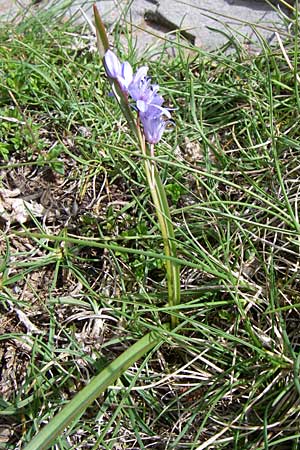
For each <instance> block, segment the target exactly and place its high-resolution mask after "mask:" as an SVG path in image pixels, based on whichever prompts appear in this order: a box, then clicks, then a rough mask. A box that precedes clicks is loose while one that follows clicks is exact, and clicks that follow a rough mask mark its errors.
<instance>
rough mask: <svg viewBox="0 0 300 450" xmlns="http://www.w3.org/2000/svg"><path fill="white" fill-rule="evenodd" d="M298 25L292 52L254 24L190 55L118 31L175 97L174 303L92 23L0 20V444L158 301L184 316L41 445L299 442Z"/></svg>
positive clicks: (136, 161)
mask: <svg viewBox="0 0 300 450" xmlns="http://www.w3.org/2000/svg"><path fill="white" fill-rule="evenodd" d="M49 23H51V25H49ZM291 23H292V24H293V22H291ZM119 31H120V30H117V31H116V33H117V32H119ZM291 31H292V32H293V33H291V37H290V38H289V39H287V40H286V41H284V49H285V53H286V54H285V55H284V53H283V52H282V50H281V49H280V47H279V46H274V47H271V46H269V45H268V44H267V43H266V42H265V41H264V40H263V38H261V37H260V39H261V46H262V52H261V53H260V54H259V55H256V56H253V55H249V54H248V53H247V52H246V50H245V49H244V48H243V47H242V46H241V45H239V44H238V43H237V44H236V47H237V51H236V53H234V54H231V55H230V56H225V55H224V53H223V52H219V53H218V52H216V53H214V54H207V53H205V52H203V51H202V50H200V49H197V48H194V49H193V53H192V54H190V56H189V57H188V56H187V55H186V54H185V52H184V47H185V46H183V45H181V44H180V43H179V44H177V52H176V56H175V57H174V58H168V57H167V56H166V51H165V50H166V48H163V49H162V52H161V57H160V58H159V59H154V58H153V59H152V60H150V61H149V60H148V56H149V53H148V54H147V57H146V56H145V57H144V59H143V58H142V60H138V59H137V57H136V55H135V52H134V48H133V47H132V46H130V47H129V50H128V52H127V53H126V51H124V50H122V46H121V42H120V39H119V35H115V36H114V41H115V42H118V43H119V47H118V50H119V55H120V56H121V57H122V59H127V58H128V59H129V60H130V62H131V63H132V64H134V65H135V67H136V66H137V65H138V66H140V65H142V64H148V65H149V66H150V73H151V76H152V79H153V80H154V81H155V82H157V83H159V84H160V86H161V91H162V93H163V95H164V97H165V99H166V100H167V102H168V103H169V106H171V107H175V108H177V109H176V110H175V111H174V112H173V118H174V121H175V126H174V128H173V130H170V132H168V133H166V134H165V135H164V138H163V140H162V142H161V143H160V144H159V145H158V146H157V148H156V153H155V161H156V164H157V167H158V168H159V172H160V176H161V178H162V180H163V183H164V185H165V188H166V192H167V195H168V199H169V204H170V209H171V217H172V221H173V225H174V228H175V240H176V246H177V262H178V263H180V272H181V289H182V301H181V304H180V305H175V306H173V307H169V306H167V298H168V292H167V285H166V279H165V269H164V265H165V262H166V259H165V256H164V253H163V245H162V239H161V235H160V231H159V228H158V225H157V219H156V216H155V211H154V207H153V205H152V201H151V197H150V191H149V188H148V186H147V180H146V177H145V175H144V171H143V159H142V155H141V152H140V150H139V149H138V148H137V146H136V144H135V141H134V138H133V136H132V135H131V134H130V133H129V131H128V129H127V125H126V123H125V121H124V119H123V118H122V115H121V112H120V111H119V108H118V105H117V104H116V102H115V100H114V99H113V98H111V97H110V96H109V95H108V93H109V90H110V88H109V84H108V82H107V79H106V78H105V76H104V70H103V68H102V66H101V64H100V60H99V57H98V55H97V53H96V52H91V51H90V43H89V41H87V40H85V39H84V38H83V37H82V36H86V35H87V34H88V30H87V29H84V30H82V29H78V27H76V26H75V25H74V24H72V23H63V22H61V21H60V20H59V19H57V20H52V21H49V16H47V15H43V14H41V15H39V16H38V20H27V21H26V22H23V23H21V24H20V25H18V26H17V25H16V26H14V27H12V26H9V27H8V26H7V27H2V29H1V32H0V33H1V35H0V40H1V42H3V43H4V44H3V45H2V46H1V49H0V75H1V77H0V80H1V81H0V116H1V123H0V155H1V185H0V199H1V202H2V205H4V206H3V208H4V210H3V211H2V213H1V214H2V218H1V228H2V230H3V233H2V236H1V242H0V249H1V255H2V257H3V259H2V261H1V266H0V270H1V294H0V295H1V306H0V308H1V318H0V320H1V322H0V330H1V336H0V357H1V365H2V368H1V372H0V394H1V398H0V406H1V410H0V415H1V416H0V423H1V429H0V431H2V430H3V433H2V434H3V435H5V436H7V438H5V439H4V441H5V442H4V444H1V443H0V448H1V445H4V447H2V448H7V449H16V448H24V447H25V445H26V444H28V443H29V442H30V441H31V440H32V438H33V437H34V436H35V435H36V433H37V431H39V430H40V429H41V428H42V427H43V426H44V425H45V424H46V423H48V422H49V421H50V419H51V418H52V417H53V416H54V415H55V414H56V413H57V412H58V411H59V410H60V409H61V407H62V406H63V405H65V404H67V403H68V401H69V400H70V399H71V398H73V397H74V395H75V394H76V393H77V392H79V391H80V390H81V389H82V388H83V387H84V386H85V385H87V384H88V383H89V381H90V380H91V378H92V377H93V376H94V375H97V374H98V373H99V372H100V371H101V369H103V368H104V367H105V366H106V365H107V364H108V362H111V361H114V360H115V359H116V358H117V357H118V356H119V355H121V354H122V353H123V352H124V351H125V350H126V349H128V348H129V347H130V346H131V345H132V344H133V343H134V342H135V341H137V340H138V339H139V338H142V337H143V336H144V335H145V334H146V333H147V332H150V331H158V332H159V333H161V330H162V325H163V324H165V323H167V322H168V321H169V320H170V314H171V315H173V316H174V317H177V318H178V323H179V325H178V326H177V328H176V329H175V330H172V331H168V332H167V331H166V332H164V336H163V339H164V343H163V344H162V345H160V346H158V347H156V348H154V350H152V351H150V352H149V353H148V354H147V355H146V356H145V357H144V358H142V359H141V360H139V362H138V363H135V364H134V365H133V366H131V367H130V368H129V369H128V370H127V371H126V372H125V373H124V374H123V375H122V377H121V378H120V379H119V381H117V382H116V384H115V385H114V386H110V387H109V388H108V389H107V390H106V391H105V393H104V394H103V395H101V396H100V397H99V398H98V399H97V401H95V402H94V403H93V405H92V406H90V407H89V408H88V409H87V410H86V411H85V413H84V414H83V415H82V416H81V417H78V418H77V419H76V420H75V421H74V423H73V424H72V426H71V427H69V428H68V429H67V430H66V431H65V433H64V434H62V435H61V436H60V437H59V439H57V441H56V445H55V446H53V447H52V448H53V449H54V448H59V449H87V448H93V449H95V450H96V449H105V450H106V449H116V448H122V449H123V448H124V449H125V448H126V449H137V448H138V449H146V448H155V449H158V450H159V449H168V450H171V449H181V448H183V449H189V450H196V449H198V450H201V449H206V448H211V449H228V450H232V449H234V450H241V449H242V450H247V449H249V450H250V449H251V450H252V449H261V450H267V449H272V450H275V449H276V450H282V449H297V448H299V445H300V428H299V414H300V407H299V395H300V386H299V364H300V357H299V350H300V348H299V344H300V340H299V331H298V330H299V320H300V319H299V317H300V316H299V306H300V296H299V282H300V280H299V242H300V241H299V229H300V225H299V219H298V203H299V199H298V197H299V175H298V174H299V161H300V151H299V150H300V145H299V128H300V125H299V106H300V101H299V92H298V89H299V87H298V84H297V83H298V82H297V79H296V71H297V69H295V70H292V69H291V68H290V67H289V65H288V64H287V57H288V59H289V61H290V63H291V65H292V68H293V67H295V68H297V58H298V30H297V28H296V27H292V28H291ZM129 44H132V42H130V41H129ZM169 45H171V44H169V43H168V42H166V44H165V46H166V47H168V46H169ZM172 45H174V43H173V44H172ZM16 189H19V191H16ZM7 190H8V191H9V192H8V191H7ZM12 195H15V197H12ZM20 198H25V199H26V200H27V202H28V203H27V207H28V208H31V209H32V208H33V206H32V205H34V206H35V207H37V206H39V207H40V208H41V207H42V210H41V212H40V214H35V213H34V212H31V213H30V211H27V212H26V210H24V211H25V212H24V211H23V213H24V214H25V213H26V214H27V218H26V221H24V223H23V224H20V223H19V222H18V220H17V219H16V217H17V216H16V214H17V212H16V210H15V209H14V206H13V205H14V203H13V199H20ZM30 205H31V206H30ZM1 436H2V435H1Z"/></svg>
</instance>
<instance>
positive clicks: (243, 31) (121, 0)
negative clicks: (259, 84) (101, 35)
mask: <svg viewBox="0 0 300 450" xmlns="http://www.w3.org/2000/svg"><path fill="white" fill-rule="evenodd" d="M59 1H61V3H62V4H63V2H64V0H48V1H47V0H43V1H42V2H41V5H43V6H44V7H47V8H49V7H51V5H54V4H55V5H56V6H57V3H58V2H59ZM28 3H30V1H29V0H23V3H22V4H23V5H24V7H25V6H27V5H28ZM93 3H94V1H84V0H74V1H72V2H71V6H70V7H69V8H68V10H67V11H66V16H68V17H71V16H72V17H76V20H77V21H79V22H80V21H81V22H82V21H86V18H85V15H86V16H87V17H89V19H90V20H92V21H93V11H92V5H93ZM96 4H97V7H98V9H99V11H100V13H101V16H102V18H103V21H104V23H105V24H106V26H107V28H108V31H111V32H112V31H113V29H114V27H115V26H116V25H117V24H121V25H122V24H123V25H126V24H131V32H132V37H133V39H136V46H137V49H138V51H139V52H140V53H141V52H144V51H145V48H146V47H149V46H152V47H153V48H152V50H153V49H154V48H155V47H156V46H158V45H159V43H162V42H163V40H165V39H172V36H173V38H174V36H175V31H176V30H180V32H179V33H180V36H181V37H182V38H183V39H186V40H188V41H190V42H191V43H193V44H195V45H196V46H199V47H201V48H203V49H204V50H214V49H216V48H218V47H220V46H222V45H224V44H225V43H226V42H228V39H229V38H232V37H233V36H234V37H235V38H236V39H238V40H239V41H240V42H241V43H242V44H245V45H247V46H248V47H249V49H250V50H251V49H252V50H253V49H255V50H256V49H257V47H258V38H257V36H256V33H255V32H254V29H253V26H251V25H250V24H251V23H252V24H254V25H255V27H256V29H257V30H258V31H259V32H260V33H261V34H262V35H263V36H264V37H265V38H266V39H267V40H268V41H272V39H273V38H274V31H275V30H276V31H281V30H283V29H284V23H283V20H282V16H281V13H280V10H279V9H276V6H275V5H274V6H273V7H272V6H271V5H270V4H268V3H267V1H264V0H214V1H213V2H212V1H211V0H186V1H184V0H131V1H128V0H118V1H117V0H101V1H98V2H96ZM17 5H19V6H18V7H19V9H20V8H21V6H20V5H21V3H20V1H18V2H12V0H0V15H1V12H2V14H3V12H6V13H8V12H9V9H10V10H11V9H12V8H13V10H14V11H15V10H16V6H17ZM9 6H10V8H9ZM32 11H34V9H33V8H31V9H30V12H31V13H32ZM82 11H84V13H85V14H83V13H82Z"/></svg>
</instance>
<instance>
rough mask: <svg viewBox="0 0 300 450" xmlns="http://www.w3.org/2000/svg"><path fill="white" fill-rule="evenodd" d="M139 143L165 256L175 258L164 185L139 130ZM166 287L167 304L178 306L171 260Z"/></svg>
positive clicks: (177, 282)
mask: <svg viewBox="0 0 300 450" xmlns="http://www.w3.org/2000/svg"><path fill="white" fill-rule="evenodd" d="M138 138H139V142H140V146H141V149H142V153H143V156H144V157H145V158H144V168H145V173H146V177H147V181H148V185H149V188H150V193H151V197H152V200H153V203H154V206H155V209H156V215H157V218H158V222H159V226H160V231H161V234H162V239H163V244H164V252H165V255H166V256H168V257H170V258H176V244H175V234H174V228H173V223H172V220H171V214H170V209H169V204H168V200H167V196H166V191H165V189H164V185H163V183H162V181H161V178H160V176H159V173H158V170H157V167H156V165H155V162H154V161H153V160H150V159H149V158H148V157H149V155H148V151H147V147H146V143H145V139H144V138H143V136H142V134H141V131H140V129H139V136H138ZM153 153H154V146H153V144H152V145H151V147H150V155H151V156H153ZM166 272H167V286H168V304H169V306H176V305H179V304H180V272H179V266H178V264H177V263H176V262H174V261H172V259H167V260H166ZM177 325H178V318H177V317H175V316H172V317H171V326H172V328H175V327H176V326H177Z"/></svg>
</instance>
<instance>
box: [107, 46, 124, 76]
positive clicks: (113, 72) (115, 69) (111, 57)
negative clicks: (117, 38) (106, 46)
mask: <svg viewBox="0 0 300 450" xmlns="http://www.w3.org/2000/svg"><path fill="white" fill-rule="evenodd" d="M104 64H105V68H106V72H107V75H108V76H109V77H110V78H117V77H118V76H119V75H121V69H122V67H121V63H120V61H119V58H118V57H117V56H116V55H115V54H114V52H112V51H111V50H107V52H106V53H105V55H104Z"/></svg>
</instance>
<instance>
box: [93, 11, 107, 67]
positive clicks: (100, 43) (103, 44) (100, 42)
mask: <svg viewBox="0 0 300 450" xmlns="http://www.w3.org/2000/svg"><path fill="white" fill-rule="evenodd" d="M93 9H94V17H95V26H96V35H97V47H98V50H99V53H100V56H101V58H103V57H104V55H105V52H106V50H108V49H109V42H108V37H107V34H106V31H105V26H104V24H103V22H102V19H101V16H100V14H99V11H98V9H97V6H96V4H95V5H93Z"/></svg>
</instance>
